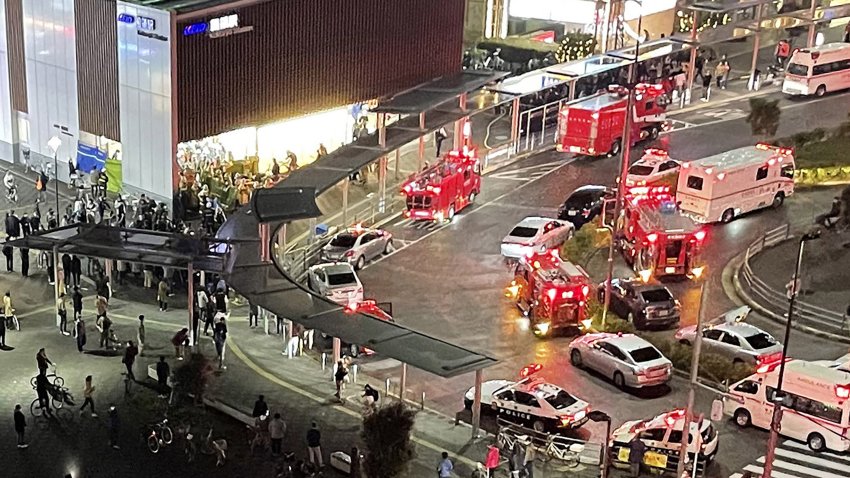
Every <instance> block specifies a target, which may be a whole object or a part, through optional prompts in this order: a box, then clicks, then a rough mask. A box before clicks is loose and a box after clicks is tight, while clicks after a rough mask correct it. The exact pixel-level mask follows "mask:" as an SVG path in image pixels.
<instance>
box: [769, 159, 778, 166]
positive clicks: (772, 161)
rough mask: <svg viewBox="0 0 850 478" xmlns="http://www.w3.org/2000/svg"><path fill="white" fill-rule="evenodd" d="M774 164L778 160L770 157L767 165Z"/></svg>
mask: <svg viewBox="0 0 850 478" xmlns="http://www.w3.org/2000/svg"><path fill="white" fill-rule="evenodd" d="M774 164H776V160H775V159H773V158H770V159H768V160H767V165H768V166H773V165H774Z"/></svg>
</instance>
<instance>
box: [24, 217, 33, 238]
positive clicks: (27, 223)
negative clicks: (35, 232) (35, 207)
mask: <svg viewBox="0 0 850 478" xmlns="http://www.w3.org/2000/svg"><path fill="white" fill-rule="evenodd" d="M31 233H32V229H30V218H29V216H27V215H26V214H24V215H23V216H21V234H23V235H24V237H27V236H29V235H30V234H31Z"/></svg>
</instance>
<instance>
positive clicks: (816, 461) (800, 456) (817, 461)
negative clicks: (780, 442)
mask: <svg viewBox="0 0 850 478" xmlns="http://www.w3.org/2000/svg"><path fill="white" fill-rule="evenodd" d="M776 454H777V455H778V456H783V457H785V458H790V459H792V460H795V461H798V462H804V463H810V464H812V465H817V466H822V467H824V468H829V469H833V470H837V471H842V472H844V473H845V476H850V466H848V465H843V464H841V463H836V462H833V461H830V460H824V459H823V458H818V457H816V456H811V455H807V454H804V453H798V452H796V451H791V450H786V449H784V448H779V447H777V448H776Z"/></svg>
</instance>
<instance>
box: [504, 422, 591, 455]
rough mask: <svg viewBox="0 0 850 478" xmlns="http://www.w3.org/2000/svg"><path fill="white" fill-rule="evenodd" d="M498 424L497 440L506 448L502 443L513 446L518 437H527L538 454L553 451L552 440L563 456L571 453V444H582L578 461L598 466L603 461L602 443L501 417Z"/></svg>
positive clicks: (554, 446)
mask: <svg viewBox="0 0 850 478" xmlns="http://www.w3.org/2000/svg"><path fill="white" fill-rule="evenodd" d="M497 424H498V425H499V432H498V434H497V442H504V443H499V445H500V448H505V447H504V446H502V445H509V446H507V448H512V447H513V444H514V443H515V442H516V441H517V438H518V437H525V438H527V439H528V440H530V442H531V445H532V446H533V447H534V448H535V450H536V451H537V455H538V456H539V455H540V454H550V453H552V452H551V451H549V450H550V449H549V446H550V442H551V447H553V448H556V449H557V451H558V452H560V453H561V454H562V456H563V455H565V454H568V453H569V450H570V446H572V445H581V447H582V451H581V453H579V454H578V456H577V461H578V463H580V464H582V465H588V466H593V467H598V466H599V465H600V464H601V463H602V444H601V443H591V442H586V441H582V440H578V439H575V438H569V437H565V436H562V435H550V434H548V433H542V432H537V431H534V430H533V429H531V428H525V427H523V426H521V425H517V424H514V423H511V422H508V421H506V420H504V419H501V418H500V419H498V420H497ZM503 451H504V450H503Z"/></svg>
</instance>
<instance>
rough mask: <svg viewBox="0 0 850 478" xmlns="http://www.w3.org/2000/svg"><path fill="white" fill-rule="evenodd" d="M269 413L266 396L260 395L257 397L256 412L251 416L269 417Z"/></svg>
mask: <svg viewBox="0 0 850 478" xmlns="http://www.w3.org/2000/svg"><path fill="white" fill-rule="evenodd" d="M268 413H269V406H268V404H267V403H266V397H265V395H260V396H259V397H257V401H256V402H254V411H253V412H252V413H251V416H252V417H254V418H257V417H260V416H263V415H267V414H268Z"/></svg>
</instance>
